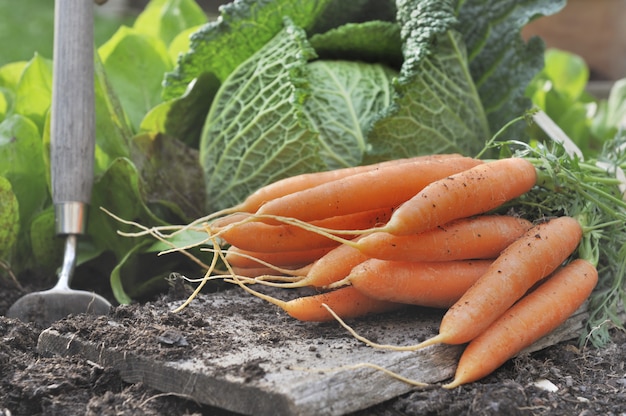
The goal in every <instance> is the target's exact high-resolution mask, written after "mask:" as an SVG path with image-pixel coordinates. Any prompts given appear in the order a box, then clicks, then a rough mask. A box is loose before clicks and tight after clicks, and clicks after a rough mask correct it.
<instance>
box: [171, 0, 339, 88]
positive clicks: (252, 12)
mask: <svg viewBox="0 0 626 416" xmlns="http://www.w3.org/2000/svg"><path fill="white" fill-rule="evenodd" d="M330 1H331V0H297V1H293V0H240V1H235V2H231V3H228V4H225V5H223V6H222V7H221V8H220V12H221V15H220V18H219V19H217V20H216V21H214V22H210V23H207V24H206V25H204V26H203V27H202V28H201V29H200V30H199V31H198V32H196V33H195V34H194V35H193V36H192V38H191V48H190V50H189V53H187V54H185V55H183V56H181V58H180V59H179V60H178V65H177V67H176V68H175V69H174V71H172V72H170V73H168V74H166V77H165V90H164V91H163V94H164V98H165V99H172V98H177V97H179V96H181V95H183V94H184V92H185V91H186V89H187V85H188V84H189V83H190V82H191V81H192V80H194V79H195V78H198V77H199V76H201V75H202V74H204V73H213V74H215V76H216V77H217V79H219V80H220V81H222V82H223V81H224V80H225V79H226V78H227V77H228V75H229V74H230V73H231V72H233V71H234V70H235V68H237V67H238V66H239V65H240V64H241V63H242V62H244V61H245V60H247V59H248V58H249V57H250V56H252V55H253V54H255V53H256V52H257V51H258V50H259V49H261V47H262V46H263V45H265V44H266V43H267V42H269V40H270V39H272V38H273V37H274V36H275V35H276V34H277V33H278V32H280V31H281V30H282V28H283V18H284V17H285V16H287V17H289V18H290V19H291V20H292V21H293V22H294V23H295V24H296V25H298V26H300V27H303V28H304V29H308V28H310V27H311V26H312V25H313V24H314V23H315V21H316V19H317V18H318V17H319V15H320V14H321V13H322V12H323V11H324V9H325V8H326V7H327V5H328V4H329V3H330Z"/></svg>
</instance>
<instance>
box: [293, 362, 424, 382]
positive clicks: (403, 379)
mask: <svg viewBox="0 0 626 416" xmlns="http://www.w3.org/2000/svg"><path fill="white" fill-rule="evenodd" d="M362 368H371V369H373V370H377V371H381V372H383V373H385V374H387V375H388V376H390V377H391V378H393V379H396V380H398V381H401V382H403V383H406V384H408V385H411V386H415V387H429V386H432V384H428V383H424V382H422V381H417V380H413V379H410V378H408V377H404V376H403V375H401V374H399V373H396V372H395V371H391V370H389V369H388V368H385V367H383V366H381V365H378V364H374V363H366V362H363V363H355V364H346V365H340V366H338V367H328V368H305V367H291V369H292V370H297V371H307V372H316V373H317V372H322V373H334V372H336V371H342V370H360V369H362Z"/></svg>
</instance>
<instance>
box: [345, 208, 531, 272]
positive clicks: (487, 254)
mask: <svg viewBox="0 0 626 416" xmlns="http://www.w3.org/2000/svg"><path fill="white" fill-rule="evenodd" d="M531 227H532V223H531V222H530V221H527V220H525V219H522V218H516V217H513V216H506V215H481V216H477V217H472V218H462V219H459V220H455V221H452V222H450V223H448V224H445V225H441V226H437V227H435V228H433V229H432V230H428V231H424V232H422V233H417V234H409V235H401V236H398V235H394V234H389V233H383V232H375V233H372V234H369V235H367V236H364V237H363V238H361V239H359V240H358V242H355V243H354V247H356V248H357V249H359V250H360V251H361V252H363V253H364V254H366V255H368V256H369V257H372V258H377V259H383V260H398V261H447V260H469V259H490V258H495V257H497V256H498V254H500V252H501V251H502V250H504V249H505V248H506V247H507V246H508V245H509V244H511V243H512V242H513V241H515V240H516V239H517V238H518V237H520V236H521V235H522V234H524V233H525V232H526V231H528V230H529V229H530V228H531Z"/></svg>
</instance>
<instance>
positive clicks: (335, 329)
mask: <svg viewBox="0 0 626 416" xmlns="http://www.w3.org/2000/svg"><path fill="white" fill-rule="evenodd" d="M173 306H175V305H169V306H168V305H162V306H160V307H154V308H153V309H151V310H150V311H149V312H147V314H146V316H158V315H159V314H161V315H163V316H168V315H169V314H171V312H169V310H170V308H172V307H173ZM232 306H238V307H239V310H242V308H243V310H248V311H250V314H249V316H247V317H246V316H243V315H241V314H240V313H233V312H232V311H233V308H232ZM253 306H254V307H253ZM189 309H190V310H191V311H190V312H194V311H196V312H200V313H201V316H202V317H203V324H202V328H203V329H202V330H203V331H205V332H203V333H204V334H205V337H206V338H207V343H206V344H203V345H202V346H201V347H198V348H189V352H188V353H187V352H185V353H184V354H183V355H182V356H181V357H180V358H179V359H175V360H172V359H169V360H161V359H158V358H155V357H154V356H152V355H151V354H149V353H148V352H147V351H146V350H145V347H140V346H139V344H138V345H135V344H136V342H133V340H128V341H127V342H125V343H122V344H115V345H109V344H107V342H106V339H107V337H106V336H102V335H99V339H100V340H98V339H87V338H88V336H87V335H84V336H81V332H84V331H79V330H76V329H72V326H71V325H69V326H67V328H66V329H64V328H65V327H64V326H53V327H52V328H50V329H47V330H45V331H43V332H42V334H41V336H40V338H39V343H38V349H39V351H40V352H41V353H43V354H58V355H63V356H70V355H80V356H82V357H85V358H86V359H88V360H91V361H93V362H95V363H98V364H99V365H101V366H106V367H112V368H114V369H116V370H118V371H119V372H120V374H121V376H122V378H123V379H124V380H126V381H127V382H130V383H138V382H142V383H144V384H145V385H147V386H150V387H153V388H155V389H157V390H159V391H163V392H171V393H176V394H181V395H185V396H188V397H190V398H191V399H193V400H197V401H198V402H200V403H204V404H208V405H212V406H217V407H220V408H224V409H227V410H229V411H233V412H237V413H241V414H245V415H259V416H263V415H301V416H307V415H320V416H321V415H343V414H346V413H350V412H354V411H357V410H360V409H365V408H368V407H370V406H373V405H375V404H378V403H381V402H383V401H386V400H389V399H391V398H394V397H397V396H399V395H401V394H403V393H406V392H408V391H410V390H411V389H413V388H414V387H412V386H411V385H408V384H406V383H404V382H401V381H398V380H395V379H393V378H391V377H390V376H389V375H387V374H385V373H383V372H381V371H378V370H375V369H372V368H359V369H347V368H344V369H339V370H335V371H319V370H323V369H331V368H335V369H336V368H338V367H345V366H349V365H355V364H359V363H365V362H367V363H373V364H376V365H379V366H382V367H385V368H388V369H389V370H392V371H395V372H398V373H400V374H402V375H403V376H404V377H407V378H410V379H414V380H418V381H422V382H427V383H439V382H441V381H443V380H446V379H449V378H450V377H452V375H453V374H454V370H455V367H456V362H457V359H458V357H459V355H460V353H461V351H462V347H461V346H445V345H436V346H433V347H429V348H426V349H424V350H421V351H414V352H396V351H387V350H378V349H373V348H371V347H369V346H366V345H364V344H363V343H361V342H360V341H357V340H355V339H354V338H353V337H352V336H351V335H350V334H348V333H347V331H346V330H345V329H344V328H342V327H340V326H339V324H338V323H336V322H331V323H321V324H319V323H302V322H298V321H295V320H293V319H291V318H289V317H288V316H286V315H285V314H283V313H282V312H280V311H279V310H278V309H277V308H276V307H274V306H272V305H268V304H265V303H263V302H261V301H260V300H259V299H256V298H252V297H250V296H249V295H245V294H242V293H241V292H240V291H238V290H233V291H227V292H224V293H217V294H213V295H207V296H203V297H202V299H201V300H200V301H196V302H194V303H192V305H191V306H190V307H189ZM585 316H586V314H585V312H584V310H581V311H579V312H578V313H577V314H576V315H575V316H574V317H572V318H570V320H569V321H568V322H567V323H566V324H565V325H563V326H562V327H561V328H560V329H559V331H557V332H555V333H554V334H552V336H551V337H549V338H546V339H544V340H541V341H540V342H539V343H537V344H535V345H533V347H532V349H529V351H531V350H537V349H541V348H543V347H545V346H547V345H552V344H554V343H557V342H559V341H561V340H564V339H568V338H573V337H577V336H578V335H579V333H580V330H581V322H583V319H584V318H585ZM440 317H441V312H440V311H431V310H425V309H421V308H409V309H407V310H403V311H397V312H392V313H389V314H385V315H382V316H375V317H370V318H363V319H358V320H352V321H350V324H351V325H352V326H353V327H354V328H355V330H357V332H358V333H360V334H362V335H364V336H366V337H368V338H371V339H373V340H375V341H376V342H378V343H383V344H393V345H398V344H402V345H413V344H416V343H418V342H419V341H421V340H423V339H425V338H427V337H429V336H431V335H433V334H434V333H436V331H437V327H438V325H439V321H440ZM178 319H179V320H176V319H170V321H171V323H172V325H171V327H168V326H167V325H164V324H163V323H161V324H158V325H156V324H150V325H152V327H158V331H159V332H158V333H159V334H164V333H169V334H170V336H171V334H179V335H182V337H183V339H186V338H185V337H190V336H191V334H189V333H188V332H186V331H187V330H185V329H182V330H181V329H180V328H181V325H180V323H181V322H184V321H182V320H180V318H178ZM183 319H184V317H183ZM133 322H134V323H133ZM165 322H169V321H165ZM177 322H178V323H179V324H177ZM129 325H142V323H141V321H140V320H138V319H136V320H135V321H133V320H129V319H116V317H115V315H114V316H113V317H107V318H103V319H99V320H96V322H95V323H94V327H93V329H94V331H95V330H96V328H100V329H99V330H100V331H101V330H102V328H106V327H109V328H111V330H113V329H116V330H119V329H120V327H124V326H126V327H128V326H129ZM185 328H186V327H185ZM168 331H169V332H168ZM85 334H86V333H85ZM216 334H219V336H220V337H221V341H226V343H218V342H217V340H215V338H213V339H214V342H211V337H215V336H216ZM105 335H106V333H105ZM161 336H162V335H161ZM174 338H175V336H174ZM279 338H280V339H281V340H280V341H278V339H279ZM229 340H230V341H229ZM175 341H176V340H175V339H173V340H172V342H175ZM161 342H163V340H162V339H161ZM212 345H215V348H213V349H212V348H211V346H212ZM225 345H226V347H225Z"/></svg>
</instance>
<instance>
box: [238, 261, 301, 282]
mask: <svg viewBox="0 0 626 416" xmlns="http://www.w3.org/2000/svg"><path fill="white" fill-rule="evenodd" d="M310 267H311V265H310V264H309V265H307V266H303V267H299V268H297V269H293V270H289V268H288V267H278V268H273V267H239V266H232V265H231V268H232V270H233V272H234V273H235V274H236V275H238V276H244V277H257V278H260V279H259V281H264V280H266V279H271V280H272V281H276V280H279V281H282V282H285V281H286V282H289V283H291V282H297V281H300V280H303V279H304V275H306V272H307V269H309V268H310ZM277 273H281V276H277V275H276V274H277ZM284 275H289V276H292V277H291V278H288V279H287V280H286V279H285V276H284ZM285 284H286V283H285Z"/></svg>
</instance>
